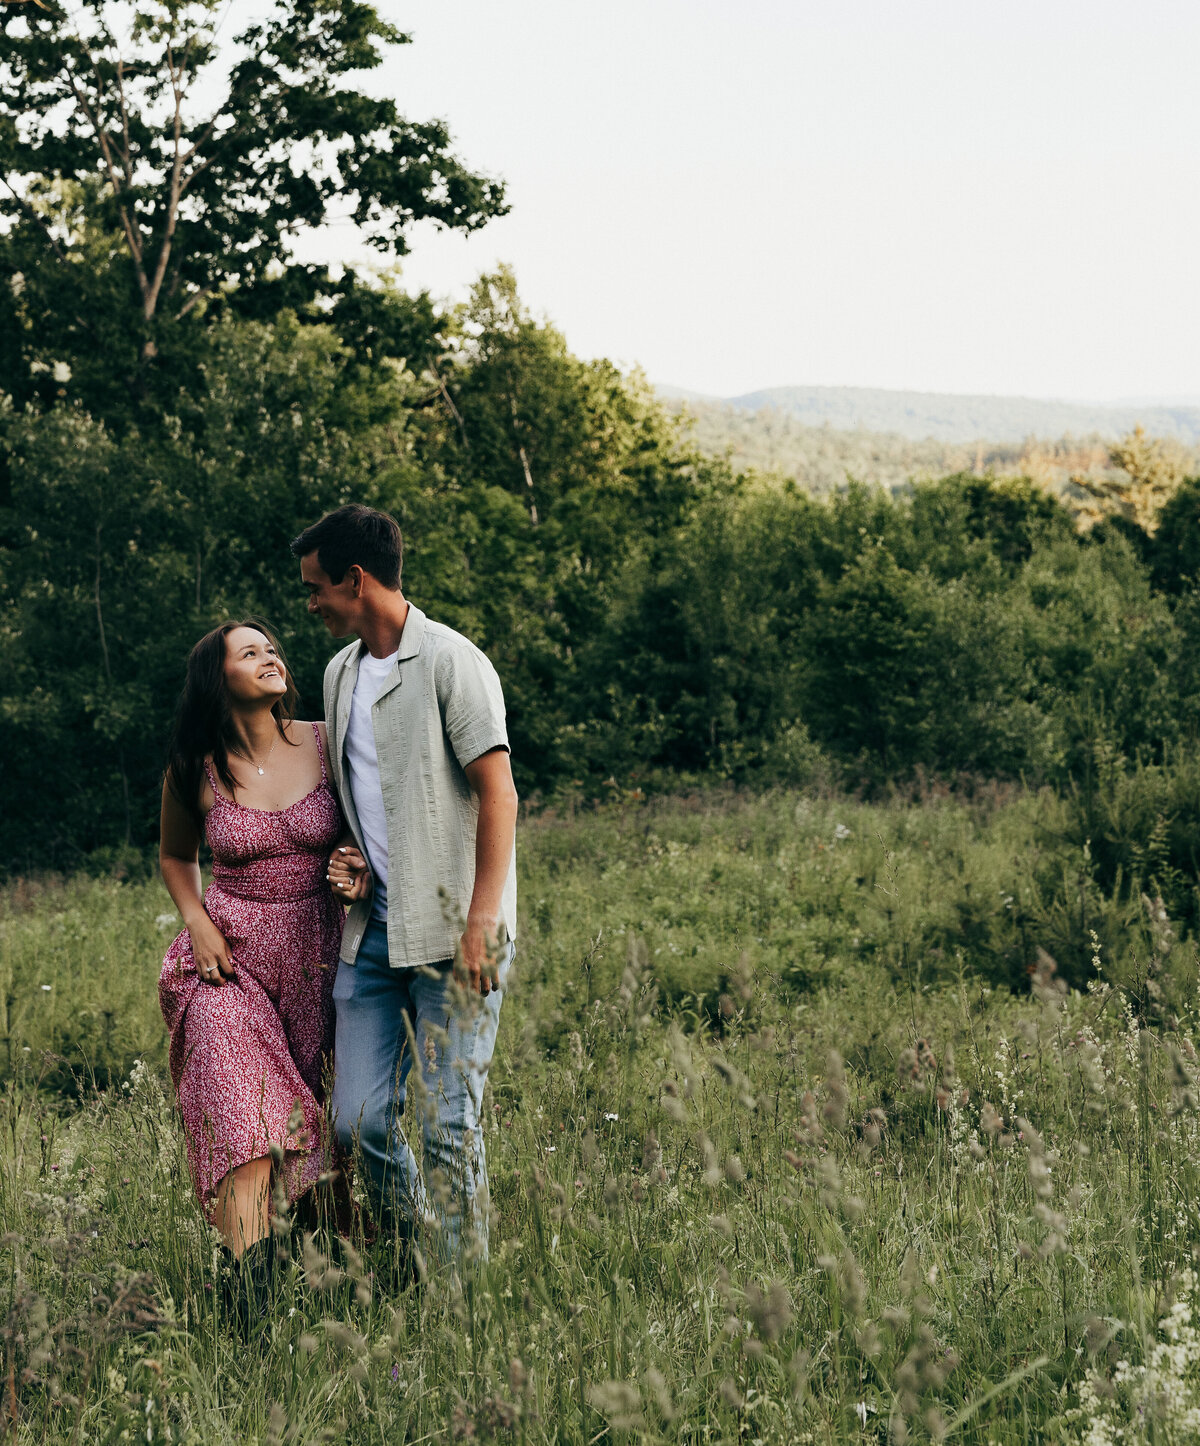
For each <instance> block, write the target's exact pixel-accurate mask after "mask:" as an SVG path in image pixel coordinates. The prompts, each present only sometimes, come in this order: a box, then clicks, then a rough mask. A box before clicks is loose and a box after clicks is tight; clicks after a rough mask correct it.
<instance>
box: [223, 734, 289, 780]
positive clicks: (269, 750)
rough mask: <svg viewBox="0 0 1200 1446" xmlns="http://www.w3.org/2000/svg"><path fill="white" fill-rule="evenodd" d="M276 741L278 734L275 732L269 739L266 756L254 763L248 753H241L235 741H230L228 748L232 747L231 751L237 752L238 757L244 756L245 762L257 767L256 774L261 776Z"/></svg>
mask: <svg viewBox="0 0 1200 1446" xmlns="http://www.w3.org/2000/svg"><path fill="white" fill-rule="evenodd" d="M278 742H279V734H278V733H276V734H275V737H274V738H272V739H271V746H270V748H268V749H267V756H266V758H265V759H264V760H263V762H262V763H255V762H254V759H253V758H251V757H250V755H249V754H248V753H243V752H242V750H241V749H240V748H239V747H238V746H237V744H236V743H231V744H230V745H229V746H230V748H232V749H233V751H234V752H235V753H236V754H237V756H238V757H239V758H244V759H245V760H246V762H247V763H249V764H252V765H253V766H254V767H255V768H257V769H258V776H259V777H260V778H261V777H262V776H263V774H264V773H265V772H266V771H267V770H266V767H265V765H266V764H268V763H270V761H271V754H272V753H274V752H275V745H276V743H278Z"/></svg>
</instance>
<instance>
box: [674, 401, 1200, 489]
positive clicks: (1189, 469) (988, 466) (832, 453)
mask: <svg viewBox="0 0 1200 1446" xmlns="http://www.w3.org/2000/svg"><path fill="white" fill-rule="evenodd" d="M658 390H659V394H660V395H661V396H662V397H663V399H664V401H665V402H666V403H667V405H668V406H669V407H671V408H672V410H675V411H677V412H678V413H679V414H680V416H681V418H682V419H683V420H684V422H685V425H686V427H687V430H688V432H689V433H690V435H691V437H692V439H693V440H694V442H695V443H696V445H697V446H698V447H699V448H700V450H701V451H703V452H707V453H708V454H709V455H711V456H717V457H726V458H728V460H729V463H730V465H731V466H732V467H733V468H734V469H735V470H737V471H739V472H746V471H754V472H757V473H760V474H762V475H763V476H765V477H769V476H775V477H788V478H792V479H794V480H795V481H796V482H797V483H798V484H799V485H800V486H801V487H803V488H804V489H805V490H806V491H807V492H811V493H813V494H815V495H822V494H826V493H829V492H832V491H836V490H838V489H839V488H841V487H844V486H845V485H846V482H847V479H848V478H854V479H855V480H856V481H859V482H867V483H871V484H873V485H875V486H880V487H887V488H889V489H891V490H893V491H896V490H899V489H903V488H905V487H906V486H907V485H908V484H909V483H910V482H911V481H912V480H913V479H915V478H920V477H944V476H947V475H949V474H950V473H952V472H974V473H976V474H977V475H984V474H991V475H993V476H1023V477H1030V478H1032V479H1033V480H1034V481H1036V482H1038V483H1040V484H1041V485H1042V486H1045V487H1048V488H1049V489H1050V490H1051V491H1052V492H1054V493H1056V494H1057V495H1059V496H1061V497H1062V498H1063V499H1064V501H1066V502H1067V503H1068V504H1069V505H1074V504H1076V503H1078V502H1080V501H1082V500H1084V498H1085V493H1084V492H1083V490H1082V489H1081V488H1080V487H1079V486H1078V483H1077V481H1076V479H1087V480H1088V481H1089V482H1099V481H1102V480H1106V479H1107V480H1110V481H1112V480H1116V479H1118V478H1119V477H1121V476H1122V475H1123V474H1122V473H1120V472H1119V471H1117V470H1116V469H1115V468H1114V467H1113V464H1112V461H1111V458H1110V456H1109V449H1110V445H1111V443H1112V442H1113V441H1115V440H1116V439H1117V438H1118V437H1120V436H1123V435H1125V434H1126V433H1127V432H1128V431H1130V430H1131V429H1132V427H1133V426H1134V425H1135V423H1136V422H1137V421H1138V420H1142V421H1143V422H1144V424H1145V426H1146V430H1147V431H1148V432H1152V431H1153V430H1154V428H1153V427H1152V424H1151V421H1150V418H1152V417H1153V416H1154V415H1155V410H1154V409H1152V408H1149V407H1139V408H1136V409H1131V410H1130V411H1129V412H1128V413H1126V412H1125V411H1124V410H1122V409H1120V408H1095V409H1092V408H1088V407H1071V406H1069V405H1068V404H1066V403H1063V404H1061V407H1062V411H1063V412H1070V413H1071V414H1072V417H1073V420H1074V422H1075V424H1076V425H1077V426H1078V424H1079V422H1080V420H1081V418H1094V419H1096V420H1100V419H1102V420H1103V421H1104V425H1103V426H1102V427H1097V428H1096V429H1094V430H1092V431H1088V432H1084V431H1082V430H1077V431H1075V432H1074V433H1073V434H1070V433H1068V434H1065V435H1064V434H1062V433H1060V434H1058V435H1055V434H1053V433H1047V432H1045V431H1042V432H1041V433H1040V434H1039V433H1038V432H1037V431H1036V430H1035V429H1031V431H1026V432H1019V435H1017V436H1016V438H1015V439H1004V438H987V437H986V434H981V433H979V432H975V431H972V432H970V434H969V440H967V441H949V440H945V439H943V438H940V437H931V436H929V435H928V434H926V435H923V436H920V437H914V436H913V435H912V434H911V433H905V432H903V431H901V430H900V429H899V427H895V426H893V427H892V429H891V430H882V428H881V423H882V422H883V420H884V408H883V406H882V405H880V406H879V407H878V408H877V409H876V410H875V411H874V412H872V411H870V410H869V409H866V408H864V410H863V411H862V412H853V411H850V410H849V409H848V410H847V411H846V412H844V413H842V414H841V415H840V418H839V420H846V422H847V425H844V426H841V425H835V423H834V421H833V420H832V418H827V419H825V420H824V421H822V423H821V424H819V425H814V424H812V423H811V422H807V421H805V420H804V418H803V415H798V414H797V413H796V412H795V411H792V410H791V409H790V408H786V407H781V406H771V405H767V406H762V407H758V408H757V409H752V408H750V407H748V406H742V405H740V403H741V402H743V401H745V400H746V399H745V398H734V399H732V400H730V401H718V400H714V399H711V398H701V397H697V396H696V394H695V393H692V394H689V395H683V394H681V393H680V392H679V391H678V390H677V389H672V388H667V387H660V388H659V389H658ZM781 391H787V392H792V393H797V394H801V395H805V396H810V397H812V396H816V397H821V396H826V397H843V398H851V399H852V398H855V397H874V398H888V399H890V401H891V403H893V404H894V403H895V402H896V399H897V398H906V397H908V396H910V395H911V396H913V397H921V394H920V393H911V394H909V393H903V392H870V391H866V390H862V391H858V390H855V389H851V388H844V389H843V388H836V387H814V388H811V389H809V390H808V391H807V392H803V393H801V392H800V389H799V388H789V389H781ZM779 394H780V393H779V392H775V393H770V392H763V393H754V394H752V395H753V396H755V397H760V396H770V395H779ZM921 399H922V400H923V401H924V402H926V403H931V404H932V403H938V404H940V403H942V402H963V403H968V402H975V401H978V402H981V403H990V404H994V405H995V406H996V407H997V408H1000V407H1003V406H1008V405H1014V406H1017V405H1028V406H1030V407H1045V408H1047V409H1048V411H1047V413H1045V414H1043V417H1044V419H1045V420H1046V425H1047V426H1048V425H1049V419H1051V418H1053V419H1056V420H1061V413H1060V412H1059V411H1058V410H1057V409H1058V408H1059V406H1060V404H1059V403H1055V402H1029V403H1012V402H1011V399H1008V398H1000V397H982V398H970V397H936V396H933V397H931V396H928V395H926V396H924V397H921ZM1177 414H1178V415H1180V416H1183V417H1187V416H1188V415H1191V416H1192V417H1193V418H1194V419H1195V421H1194V428H1195V429H1194V430H1193V432H1192V433H1191V434H1190V435H1191V436H1192V437H1196V436H1200V408H1196V409H1191V408H1179V409H1178V412H1177ZM889 415H894V413H892V414H889ZM929 415H930V414H929V413H928V412H927V413H926V416H927V417H928V416H929ZM1027 415H1028V416H1030V417H1031V416H1032V414H1027ZM863 418H866V420H862V419H863ZM850 419H854V420H855V423H856V424H854V425H851V424H850ZM976 419H977V420H978V421H979V424H980V426H983V425H985V424H987V418H986V416H984V415H983V413H982V412H981V413H979V414H976ZM871 420H873V421H874V422H875V425H874V426H871V425H868V422H869V421H871ZM993 425H997V426H998V425H999V423H998V422H996V423H993ZM1014 430H1017V429H1016V427H1015V424H1014ZM1166 436H1167V440H1166V441H1165V442H1164V444H1163V445H1164V446H1166V447H1169V448H1172V449H1175V450H1177V451H1178V452H1179V453H1180V454H1182V455H1181V462H1182V466H1183V470H1184V471H1185V472H1186V473H1187V474H1188V475H1190V476H1197V475H1200V446H1197V445H1196V443H1195V442H1192V441H1190V439H1189V438H1186V437H1181V436H1180V435H1179V433H1178V432H1175V433H1166Z"/></svg>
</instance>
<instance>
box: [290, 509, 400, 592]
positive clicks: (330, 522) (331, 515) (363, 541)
mask: <svg viewBox="0 0 1200 1446" xmlns="http://www.w3.org/2000/svg"><path fill="white" fill-rule="evenodd" d="M310 552H315V553H316V554H317V561H318V562H319V563H320V564H321V571H322V572H324V573H325V574H326V575H327V576H328V578H329V580H330V582H334V583H338V582H341V580H342V579H343V578H344V577H345V576H346V574H347V572H349V570H350V569H351V568H352V567H353V566H355V564H357V565H358V566H359V567H361V568H362V570H363V571H364V572H369V573H370V574H371V576H372V577H373V578H374V579H375V580H376V581H377V582H381V583H382V584H383V586H384V587H390V588H398V587H399V586H400V568H401V566H402V565H403V562H404V538H403V537H402V536H401V533H400V524H399V523H398V522H397V521H396V519H395V518H394V517H389V516H388V514H387V513H386V512H377V511H376V510H375V509H374V508H373V507H363V506H362V505H361V504H360V503H357V502H352V503H351V504H350V505H349V506H348V507H339V508H338V509H337V511H336V512H327V513H326V514H325V516H324V517H322V518H321V520H320V522H314V523H313V525H312V526H311V527H306V528H305V529H304V531H303V532H302V533H301V534H300V536H299V537H297V538H296V540H295V541H294V542H293V543H292V556H293V557H307V556H308V555H309V553H310Z"/></svg>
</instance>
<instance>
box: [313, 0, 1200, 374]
mask: <svg viewBox="0 0 1200 1446" xmlns="http://www.w3.org/2000/svg"><path fill="white" fill-rule="evenodd" d="M380 9H381V10H382V12H383V13H384V14H385V15H386V16H387V17H388V18H389V19H391V20H393V21H394V22H395V23H396V24H398V25H400V26H401V27H403V28H404V29H406V30H408V31H410V32H411V33H412V35H413V40H414V43H413V44H412V45H411V46H408V47H405V48H403V49H402V50H400V51H399V52H398V53H397V54H396V56H395V57H394V58H393V59H392V60H391V61H390V62H389V63H388V65H387V68H386V71H385V72H383V73H379V72H377V73H376V74H375V76H373V77H372V79H371V82H370V84H371V85H372V87H375V86H378V87H380V88H387V89H390V90H392V91H393V92H394V93H395V94H396V95H397V96H398V97H399V100H400V103H401V106H402V108H403V109H404V110H405V111H406V112H407V114H409V115H410V116H411V117H412V118H413V119H428V118H429V117H432V116H439V117H443V118H445V119H446V120H447V121H448V122H449V124H450V126H451V129H452V131H453V133H454V136H455V138H456V142H457V146H458V149H459V151H460V153H461V154H462V155H463V156H464V157H465V158H466V159H467V160H468V161H469V162H470V163H471V164H472V165H473V166H475V167H477V168H480V169H483V170H486V171H488V172H491V173H493V174H496V175H500V176H502V177H504V179H505V180H506V181H507V183H508V195H509V200H510V201H511V204H512V213H511V215H510V216H508V217H506V218H505V219H503V220H501V221H496V222H493V223H491V224H490V225H489V226H488V227H486V228H485V229H484V230H483V231H482V232H480V233H479V234H478V235H477V236H475V237H472V238H470V239H465V240H464V239H462V238H460V237H458V236H456V235H453V234H450V233H445V232H442V233H439V232H437V231H434V230H432V229H425V228H423V229H421V230H420V231H418V232H417V233H416V235H415V237H414V244H413V251H412V255H411V256H410V257H409V258H408V260H407V261H406V263H405V265H404V272H403V275H404V279H405V282H406V283H407V284H408V285H410V286H411V287H414V288H416V287H428V288H430V289H431V290H433V291H434V292H435V293H436V294H438V295H441V296H447V297H460V296H462V295H463V294H465V291H466V289H467V287H468V286H469V284H470V282H471V280H472V279H473V278H474V277H475V276H477V275H478V274H479V273H480V272H481V271H483V270H485V269H487V268H490V267H492V266H494V265H495V264H496V263H497V262H499V261H507V262H509V263H511V265H512V266H513V267H514V268H515V270H516V273H517V277H518V281H519V283H520V286H521V290H522V293H523V295H524V297H525V299H526V301H527V303H528V304H529V305H530V306H531V307H532V308H533V309H534V310H535V311H537V312H541V313H545V314H546V315H548V316H549V317H550V318H551V319H552V320H553V321H554V322H555V323H556V324H557V325H558V326H560V327H561V328H562V329H563V331H564V332H565V333H566V336H567V338H568V341H569V342H570V345H571V346H572V348H573V349H574V350H575V351H576V352H578V353H579V354H580V355H583V356H600V355H603V356H608V357H611V358H612V359H613V360H615V361H618V362H620V363H622V364H625V365H633V364H640V365H641V366H642V367H644V368H645V370H646V371H647V372H648V373H649V375H650V377H651V378H652V379H653V380H655V381H659V382H671V383H674V384H676V385H678V386H683V387H689V388H693V389H695V390H697V391H701V392H711V393H715V394H718V395H733V394H736V393H739V392H744V391H749V390H751V389H754V388H757V387H762V386H772V385H788V384H796V385H848V386H881V387H898V388H912V389H917V390H928V391H955V392H995V393H1008V394H1021V395H1026V396H1045V397H1068V398H1087V399H1093V400H1112V399H1117V398H1139V399H1142V398H1147V399H1148V398H1151V397H1154V398H1166V399H1171V398H1185V397H1188V398H1200V345H1198V341H1200V336H1198V332H1200V267H1198V265H1197V251H1198V249H1200V85H1197V83H1196V74H1197V63H1198V61H1200V5H1197V4H1196V3H1195V0H1137V3H1130V0H1003V3H1001V0H988V3H985V0H605V3H603V4H601V3H587V4H585V3H583V0H455V3H448V0H380ZM303 254H305V255H306V256H310V255H316V254H327V255H332V256H335V257H345V258H346V259H349V258H350V257H352V256H353V255H354V243H353V238H352V236H351V235H350V234H349V233H348V232H347V231H345V230H344V229H341V228H336V229H334V230H333V231H332V232H329V233H326V234H325V235H324V236H322V237H319V238H310V240H309V241H308V242H307V243H306V244H305V246H304V251H303Z"/></svg>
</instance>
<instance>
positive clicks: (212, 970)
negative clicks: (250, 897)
mask: <svg viewBox="0 0 1200 1446" xmlns="http://www.w3.org/2000/svg"><path fill="white" fill-rule="evenodd" d="M188 935H189V937H190V938H191V941H192V958H193V959H194V960H195V961H196V973H197V975H199V977H200V978H201V979H202V980H203V981H204V982H205V983H206V984H216V985H220V984H224V983H225V981H226V979H236V978H237V966H236V965H235V963H234V959H233V955H232V954H231V953H230V952H229V945H228V944H227V943H226V942H225V936H224V935H223V934H222V933H221V931H220V929H218V928H217V926H216V925H215V924H214V923H213V921H212V920H211V919H209V918H208V917H207V916H206V917H205V918H204V919H203V920H202V921H200V922H199V923H198V925H196V926H191V925H189V926H188Z"/></svg>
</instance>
